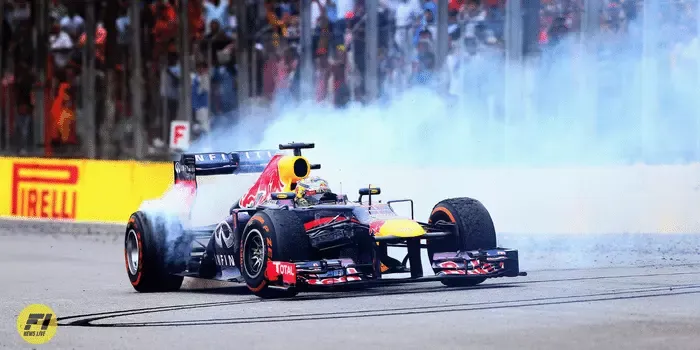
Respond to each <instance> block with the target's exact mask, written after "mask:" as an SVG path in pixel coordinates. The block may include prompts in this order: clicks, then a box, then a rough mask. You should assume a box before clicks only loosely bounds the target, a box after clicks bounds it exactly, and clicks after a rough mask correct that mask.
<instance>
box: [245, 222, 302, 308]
mask: <svg viewBox="0 0 700 350" xmlns="http://www.w3.org/2000/svg"><path fill="white" fill-rule="evenodd" d="M310 252H311V245H310V243H309V238H308V236H307V235H306V230H305V229H304V224H303V223H302V221H301V220H300V219H299V217H298V216H297V214H296V213H294V212H291V211H288V210H269V209H268V210H265V211H262V212H259V213H256V214H255V215H253V216H252V217H251V218H250V220H249V221H248V224H247V225H246V227H245V229H244V230H243V234H242V236H241V249H240V261H239V265H240V268H241V274H242V275H243V279H244V280H245V282H246V285H247V286H248V289H250V290H251V291H252V292H253V293H254V294H255V295H257V296H259V297H262V298H279V297H291V296H294V295H296V294H297V291H296V290H295V289H293V288H290V289H286V290H284V289H278V288H274V287H270V285H269V281H268V280H267V278H266V276H265V269H266V267H267V263H268V262H269V261H285V262H292V261H303V260H308V259H309V256H310Z"/></svg>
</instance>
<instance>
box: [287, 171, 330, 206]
mask: <svg viewBox="0 0 700 350" xmlns="http://www.w3.org/2000/svg"><path fill="white" fill-rule="evenodd" d="M294 192H296V197H295V199H294V201H295V202H296V204H297V206H309V205H316V204H318V203H320V202H321V200H322V199H325V198H324V196H325V197H326V198H328V196H331V197H332V196H333V192H332V191H331V188H330V187H329V186H328V182H327V181H326V180H324V179H322V178H320V177H318V176H311V177H307V178H305V179H302V180H300V181H299V182H297V187H296V189H295V190H294Z"/></svg>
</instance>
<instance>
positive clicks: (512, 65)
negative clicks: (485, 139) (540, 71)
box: [503, 1, 524, 161]
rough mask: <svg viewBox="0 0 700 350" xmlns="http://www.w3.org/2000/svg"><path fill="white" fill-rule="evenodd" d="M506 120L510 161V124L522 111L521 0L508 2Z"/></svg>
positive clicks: (505, 150)
mask: <svg viewBox="0 0 700 350" xmlns="http://www.w3.org/2000/svg"><path fill="white" fill-rule="evenodd" d="M505 40H506V43H505V46H506V62H505V90H504V99H505V120H504V123H503V155H504V160H505V161H508V157H509V152H510V150H509V148H510V147H509V144H510V124H511V122H512V120H513V119H514V117H515V116H516V115H517V114H518V112H519V111H520V106H521V104H520V99H521V97H522V95H521V94H522V90H521V89H520V87H521V85H522V79H521V77H522V63H523V51H524V50H523V13H522V4H521V2H520V1H507V2H506V33H505Z"/></svg>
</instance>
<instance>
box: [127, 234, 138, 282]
mask: <svg viewBox="0 0 700 350" xmlns="http://www.w3.org/2000/svg"><path fill="white" fill-rule="evenodd" d="M140 249H141V247H140V245H139V240H138V237H136V231H134V230H129V234H128V235H127V237H126V260H127V261H126V262H127V266H128V267H129V272H130V273H131V274H132V275H135V274H136V273H137V272H138V269H139V251H140Z"/></svg>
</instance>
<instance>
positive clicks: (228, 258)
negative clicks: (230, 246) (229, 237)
mask: <svg viewBox="0 0 700 350" xmlns="http://www.w3.org/2000/svg"><path fill="white" fill-rule="evenodd" d="M214 259H215V260H216V264H217V265H219V266H236V258H234V257H233V255H232V254H216V255H214Z"/></svg>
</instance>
